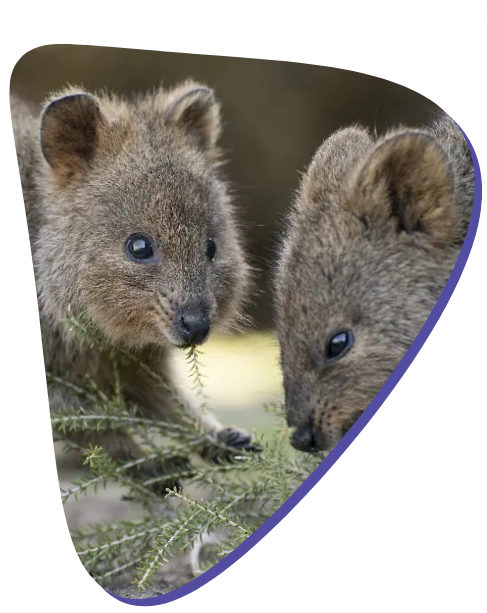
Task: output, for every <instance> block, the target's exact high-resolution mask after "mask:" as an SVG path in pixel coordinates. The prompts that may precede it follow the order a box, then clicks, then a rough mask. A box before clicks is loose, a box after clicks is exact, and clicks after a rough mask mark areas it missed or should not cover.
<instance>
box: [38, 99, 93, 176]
mask: <svg viewBox="0 0 487 613" xmlns="http://www.w3.org/2000/svg"><path fill="white" fill-rule="evenodd" d="M104 124H105V119H104V117H103V115H102V112H101V110H100V107H99V105H98V101H97V99H96V98H95V97H94V96H91V95H90V94H87V93H84V92H80V93H69V94H66V95H63V96H60V97H58V98H55V99H53V100H51V101H50V102H49V103H48V104H47V106H46V107H45V108H44V112H43V113H42V118H41V128H40V132H41V133H40V142H41V150H42V153H43V155H44V157H45V159H46V160H47V162H48V164H49V165H50V166H51V168H52V169H53V171H54V172H55V173H56V174H58V175H60V176H65V177H69V176H72V175H74V174H76V173H79V172H80V171H82V170H84V169H85V168H87V167H88V165H89V163H90V161H91V160H92V158H93V156H94V154H95V152H96V149H97V146H98V141H99V135H100V130H101V128H102V126H103V125H104Z"/></svg>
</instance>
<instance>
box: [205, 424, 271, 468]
mask: <svg viewBox="0 0 487 613" xmlns="http://www.w3.org/2000/svg"><path fill="white" fill-rule="evenodd" d="M217 439H218V441H219V442H220V443H223V444H224V445H225V446H226V447H229V449H228V451H226V450H225V451H223V450H218V451H217V452H216V457H215V460H216V461H218V460H220V459H225V460H229V459H231V458H232V457H234V456H235V451H237V450H244V451H251V452H259V451H262V448H261V446H260V445H259V444H258V443H256V442H255V441H253V440H252V437H251V436H250V434H248V432H245V431H243V430H239V429H238V428H235V427H233V426H229V427H227V428H222V429H221V430H219V431H218V432H217Z"/></svg>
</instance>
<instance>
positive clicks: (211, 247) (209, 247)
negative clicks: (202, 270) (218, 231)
mask: <svg viewBox="0 0 487 613" xmlns="http://www.w3.org/2000/svg"><path fill="white" fill-rule="evenodd" d="M206 257H207V258H208V259H209V260H210V262H214V261H215V260H216V243H215V241H214V240H213V239H212V238H209V239H208V242H207V243H206Z"/></svg>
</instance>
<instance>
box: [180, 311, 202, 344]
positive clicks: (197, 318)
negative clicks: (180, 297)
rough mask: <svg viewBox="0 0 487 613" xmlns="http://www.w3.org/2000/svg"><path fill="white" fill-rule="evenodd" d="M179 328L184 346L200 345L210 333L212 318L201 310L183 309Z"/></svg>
mask: <svg viewBox="0 0 487 613" xmlns="http://www.w3.org/2000/svg"><path fill="white" fill-rule="evenodd" d="M177 327H178V331H179V335H180V336H181V338H182V340H183V343H184V344H186V345H200V344H201V343H203V342H204V341H205V340H206V338H207V337H208V334H209V332H210V318H209V317H208V315H207V314H206V313H205V311H203V310H200V309H198V310H197V309H181V310H180V312H179V315H178V322H177Z"/></svg>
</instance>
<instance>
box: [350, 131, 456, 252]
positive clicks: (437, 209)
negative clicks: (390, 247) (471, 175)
mask: <svg viewBox="0 0 487 613" xmlns="http://www.w3.org/2000/svg"><path fill="white" fill-rule="evenodd" d="M350 206H352V207H353V208H354V209H355V210H356V211H357V212H358V214H359V216H360V218H361V219H362V221H363V222H364V223H365V225H366V226H368V227H373V228H375V229H379V230H381V231H383V232H385V233H389V234H390V233H400V232H407V233H408V234H412V233H414V232H422V233H425V234H426V235H428V236H429V237H430V238H431V241H432V243H434V244H436V245H441V244H444V243H447V242H449V241H450V240H451V239H452V237H453V235H454V217H455V196H454V176H453V169H452V167H451V164H450V162H449V159H448V157H447V155H446V153H445V151H444V150H443V149H442V147H441V146H440V145H439V143H438V142H437V141H436V140H435V138H434V137H433V136H431V135H429V134H428V133H426V132H421V131H414V130H408V131H403V132H397V133H396V134H393V135H391V136H389V137H386V138H385V139H384V140H383V141H382V142H381V143H379V144H378V145H377V146H376V147H375V149H374V150H373V151H372V152H371V153H370V154H369V155H368V156H367V158H366V159H365V160H364V162H363V163H362V164H361V166H360V167H359V168H358V169H357V171H356V174H355V176H354V178H353V180H352V190H351V193H350Z"/></svg>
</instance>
